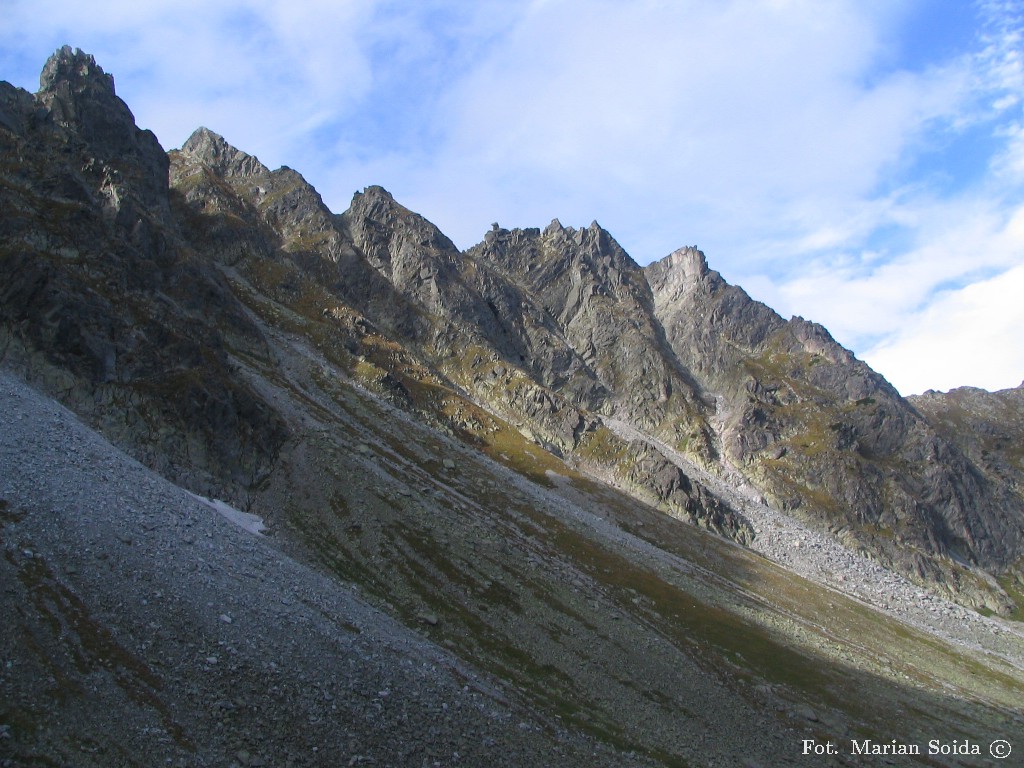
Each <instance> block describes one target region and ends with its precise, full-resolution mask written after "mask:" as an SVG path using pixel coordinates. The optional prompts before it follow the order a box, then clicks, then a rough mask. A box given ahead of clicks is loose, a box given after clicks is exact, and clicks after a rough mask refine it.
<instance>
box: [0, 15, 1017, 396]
mask: <svg viewBox="0 0 1024 768" xmlns="http://www.w3.org/2000/svg"><path fill="white" fill-rule="evenodd" d="M958 7H959V8H960V10H959V12H958V15H956V18H955V19H952V20H950V19H949V18H947V17H946V16H942V17H939V16H935V15H934V14H938V13H944V10H942V9H937V8H935V7H932V6H930V5H929V4H927V3H923V2H921V1H920V0H907V2H900V3H894V2H891V0H724V1H723V2H717V1H716V2H710V1H709V0H677V1H675V2H665V0H628V1H627V2H622V1H621V0H614V1H613V0H486V1H482V2H475V3H462V2H456V0H423V1H422V2H417V3H404V2H399V1H398V0H347V1H341V2H339V1H336V0H335V1H331V0H302V1H300V2H294V3H287V4H282V3H278V2H273V1H272V0H220V1H218V0H205V1H204V2H200V1H199V0H176V2H174V3H171V2H165V1H164V0H153V1H152V2H148V3H140V2H137V1H133V2H126V1H124V0H113V1H110V0H108V1H107V2H102V1H100V2H96V3H90V4H82V3H71V2H60V1H58V0H33V1H32V2H27V1H26V0H8V3H6V7H5V14H4V16H5V18H4V19H2V20H0V64H2V65H3V66H4V68H5V70H4V72H3V73H0V76H4V77H8V78H9V79H12V80H15V82H17V83H18V84H21V85H32V83H33V81H34V78H35V77H36V75H37V73H38V70H39V67H40V65H41V63H42V60H43V59H44V58H45V56H46V55H48V54H49V53H50V52H51V51H52V50H53V49H55V48H56V47H58V46H59V45H61V44H63V43H70V44H72V45H77V46H80V47H82V48H84V49H86V50H88V51H89V52H91V53H93V54H95V55H96V56H97V58H98V59H99V61H100V63H101V64H102V65H103V66H104V67H105V68H106V69H107V70H108V71H111V72H113V73H114V74H115V77H116V78H117V83H118V90H119V93H120V94H121V95H122V96H123V97H124V98H125V99H126V101H128V102H129V104H130V105H131V107H132V109H133V110H134V111H135V113H136V115H137V117H138V118H139V122H140V124H142V125H143V126H145V127H149V128H153V129H154V130H155V131H156V132H157V135H158V136H159V137H160V138H161V140H162V141H163V142H164V144H165V145H166V146H169V147H171V146H177V145H179V144H180V143H181V142H182V141H184V139H185V138H186V137H187V136H188V134H189V133H190V132H191V131H192V130H193V129H194V128H195V127H197V126H198V125H199V124H205V125H208V126H209V127H211V128H213V129H214V130H217V131H219V132H220V133H223V134H224V135H225V136H226V137H227V138H228V139H229V140H230V141H232V142H233V143H235V144H237V145H238V146H240V147H241V148H243V149H245V150H246V151H249V152H252V153H254V154H257V155H259V156H260V158H261V159H262V160H264V162H267V163H268V164H270V165H277V164H288V165H291V166H293V167H296V168H298V169H299V170H301V171H302V172H303V173H304V174H305V175H306V176H307V178H309V179H310V180H311V181H312V182H313V183H314V184H315V185H316V186H317V187H318V189H320V191H321V192H322V193H323V194H324V197H325V199H326V200H327V201H328V203H329V204H331V205H332V206H333V207H335V208H337V209H340V208H344V207H345V206H346V205H347V202H348V200H349V198H350V196H351V193H352V192H353V191H354V190H356V189H359V188H361V187H363V186H365V185H367V184H371V183H380V184H383V185H384V186H386V187H388V188H389V189H391V190H392V191H393V192H394V193H395V194H396V195H397V196H398V197H399V199H401V200H402V201H403V202H405V203H406V204H408V205H410V206H411V207H413V208H415V209H417V210H420V211H421V212H423V213H424V214H425V215H427V216H428V218H430V219H432V220H433V221H435V223H437V224H438V225H439V226H441V228H442V229H443V230H445V231H446V232H447V233H448V234H450V235H451V236H452V237H453V238H454V239H455V240H456V242H457V243H459V244H460V245H463V246H468V245H471V244H472V243H474V242H475V241H476V240H478V239H479V238H480V237H481V236H482V234H483V232H484V231H486V229H487V227H488V226H489V224H490V222H492V221H494V220H498V221H500V222H501V223H502V224H505V225H509V226H543V225H544V224H545V223H546V222H547V221H549V220H550V219H551V218H552V217H555V216H557V217H559V218H561V219H562V220H563V221H564V222H566V223H571V224H574V225H585V224H588V223H589V222H590V221H591V220H592V219H595V218H596V219H597V220H598V221H600V222H601V223H602V224H603V225H605V226H606V227H607V228H608V229H609V230H610V231H611V232H612V233H613V234H614V235H615V236H616V237H617V238H618V239H619V240H620V241H621V242H622V243H623V245H624V246H625V247H626V248H627V250H629V251H630V253H631V254H632V255H633V256H634V258H636V259H637V260H638V261H640V262H641V263H645V262H647V261H650V260H653V259H655V258H660V257H661V256H664V255H665V254H667V253H669V252H670V251H671V250H673V249H674V248H676V247H678V246H680V245H684V244H693V243H696V244H697V245H699V246H701V247H702V248H704V250H705V251H706V252H707V253H708V257H709V259H710V261H711V263H712V265H713V266H715V267H716V268H718V269H720V270H721V271H722V272H724V273H725V275H726V277H727V278H729V279H730V280H732V281H733V282H736V283H739V284H741V285H743V286H745V287H747V288H748V290H750V291H751V293H753V294H754V295H755V296H756V297H758V298H761V299H764V300H766V301H768V302H769V303H770V304H772V306H774V307H775V308H776V309H778V310H779V311H781V312H782V313H784V314H800V315H803V316H805V317H810V318H812V319H815V320H817V321H819V322H822V323H823V324H825V325H826V326H828V327H829V328H830V329H831V330H832V331H833V332H834V334H835V335H836V336H837V338H839V340H840V341H842V342H843V343H845V344H847V345H848V346H850V347H852V348H853V349H854V351H856V352H857V353H859V354H860V355H861V356H863V357H865V358H866V359H867V360H869V362H871V363H873V364H874V365H876V366H878V367H879V369H880V370H881V372H882V373H883V374H885V375H886V376H888V377H889V378H890V379H892V380H893V381H894V382H895V383H896V384H897V386H898V387H900V388H901V390H902V391H905V392H912V391H916V390H918V389H921V388H927V387H947V386H952V385H953V384H976V385H981V386H986V387H999V386H1011V385H1015V384H1016V383H1018V382H1019V381H1020V379H1021V378H1024V370H1022V365H1021V361H1020V359H1019V355H1018V350H1020V349H1021V348H1022V347H1024V344H1022V343H1021V342H1020V341H1019V340H1018V334H1016V333H1014V332H1013V331H1012V326H1009V325H1007V323H1006V322H1005V318H1006V317H1007V316H1008V315H1007V313H1008V311H1009V310H1008V308H1007V306H1006V304H1005V302H1002V301H999V300H998V299H997V297H1000V296H1004V295H1006V293H1005V291H1006V287H1007V286H1014V285H1016V283H1015V282H1014V280H1016V279H1017V272H1016V271H1015V270H1017V268H1018V267H1019V266H1020V265H1021V263H1022V262H1024V243H1022V241H1021V237H1020V225H1019V221H1020V210H1021V205H1022V204H1024V194H1022V192H1024V112H1022V105H1024V61H1022V53H1021V51H1022V50H1024V44H1022V36H1021V34H1022V30H1024V21H1022V18H1021V17H1022V8H1024V4H1022V3H1021V2H1020V0H982V1H980V2H978V3H975V4H974V5H972V6H958ZM972 25H973V26H972ZM965 29H966V30H968V31H967V32H964V31H963V30H965ZM979 297H986V299H985V300H982V299H980V298H979ZM986 312H987V315H986V314H985V313H986ZM1010 314H1012V313H1010ZM947 317H957V318H959V320H958V323H959V325H958V326H957V327H958V328H961V329H962V331H960V332H958V333H952V332H951V331H950V329H949V328H947V327H946V326H945V325H943V324H942V322H940V319H941V318H947ZM939 327H943V328H946V331H945V332H944V333H942V334H940V335H936V334H934V333H933V332H932V330H931V329H932V328H939ZM1000 329H1002V330H1000ZM972 338H973V339H974V341H973V342H972V341H971V339H972ZM957 339H962V340H963V345H962V346H960V347H958V346H957V343H958V342H957V341H956V340H957ZM936 340H945V344H946V348H945V352H944V353H943V354H935V347H934V344H935V343H937V341H936ZM982 350H984V352H982ZM925 351H927V355H925ZM977 354H984V355H985V356H986V358H987V359H989V360H990V361H993V362H992V364H991V365H987V366H981V365H979V364H977V362H976V361H975V360H974V357H975V356H976V355H977ZM923 357H928V359H929V360H932V361H933V362H934V366H936V367H933V366H932V365H929V366H925V365H923V364H922V363H921V359H922V358H923ZM996 362H998V365H996ZM937 366H941V367H937ZM929 377H930V378H929ZM926 378H927V379H928V380H927V381H925V379H926Z"/></svg>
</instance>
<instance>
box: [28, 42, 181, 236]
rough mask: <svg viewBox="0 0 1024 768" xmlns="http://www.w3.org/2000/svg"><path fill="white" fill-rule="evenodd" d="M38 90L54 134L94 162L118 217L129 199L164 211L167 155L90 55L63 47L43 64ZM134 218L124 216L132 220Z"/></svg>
mask: <svg viewBox="0 0 1024 768" xmlns="http://www.w3.org/2000/svg"><path fill="white" fill-rule="evenodd" d="M39 84H40V90H39V92H38V93H37V94H36V100H37V101H38V102H39V103H40V104H42V105H43V106H44V107H45V108H46V110H47V111H48V112H49V115H50V120H51V121H52V124H53V126H54V127H55V128H56V133H57V134H58V135H60V134H61V132H62V131H67V132H69V133H67V134H64V135H65V138H64V139H62V140H65V141H66V140H68V139H70V138H72V137H73V139H74V140H76V141H77V140H80V141H82V142H84V144H85V151H86V153H87V154H88V155H89V156H90V159H91V160H95V161H98V162H92V163H91V167H93V168H94V170H95V171H96V173H97V174H98V176H99V177H100V178H99V179H98V181H99V184H100V185H101V187H102V188H103V189H104V192H103V194H104V196H105V197H107V198H108V199H109V200H110V201H111V206H112V209H113V210H115V211H121V210H122V208H123V207H124V204H125V203H126V201H127V200H128V199H129V198H131V197H132V196H133V195H138V196H139V197H140V198H141V201H142V202H143V205H144V206H145V207H149V208H158V209H161V210H164V209H165V208H166V205H167V172H168V159H167V155H166V153H165V152H164V150H163V147H161V146H160V142H159V141H157V138H156V136H155V135H154V134H153V132H152V131H146V130H140V129H139V128H138V126H137V125H136V124H135V116H134V115H133V114H132V112H131V110H130V109H128V105H127V104H125V103H124V102H123V101H121V99H119V98H118V97H117V95H116V94H115V92H114V78H113V77H111V76H110V75H108V74H106V73H105V72H104V71H103V69H102V68H101V67H100V66H99V65H98V64H97V63H96V60H95V59H94V58H93V57H92V56H91V55H89V54H87V53H83V52H82V51H81V50H79V49H75V50H72V49H71V48H70V47H69V46H64V47H63V48H61V49H60V50H58V51H57V52H56V53H54V54H53V56H51V57H50V59H49V60H48V61H47V62H46V65H45V66H44V67H43V71H42V74H41V75H40V77H39ZM127 179H132V180H133V181H131V182H128V181H127ZM129 207H132V206H129ZM137 213H138V212H137V211H134V210H133V211H128V212H127V213H126V214H124V215H125V217H126V219H127V218H137Z"/></svg>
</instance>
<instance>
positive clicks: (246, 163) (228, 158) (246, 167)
mask: <svg viewBox="0 0 1024 768" xmlns="http://www.w3.org/2000/svg"><path fill="white" fill-rule="evenodd" d="M181 151H182V152H183V153H184V154H186V155H191V156H192V157H193V158H195V160H196V161H198V162H200V163H204V164H205V165H207V166H209V167H210V168H211V169H214V170H216V171H217V172H218V173H220V174H222V175H224V176H228V177H230V176H258V175H262V174H265V173H269V169H268V168H267V167H266V166H265V165H263V163H261V162H260V161H259V160H258V159H257V158H255V157H253V156H251V155H248V154H246V153H245V152H242V151H241V150H240V149H236V148H235V147H234V146H232V145H231V144H229V143H228V142H227V141H226V140H225V139H224V137H223V136H221V135H220V134H218V133H214V132H213V131H211V130H210V129H209V128H205V127H200V128H197V129H196V130H195V132H193V134H192V135H191V136H189V137H188V140H187V141H186V142H185V143H184V144H183V145H182V147H181Z"/></svg>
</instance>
